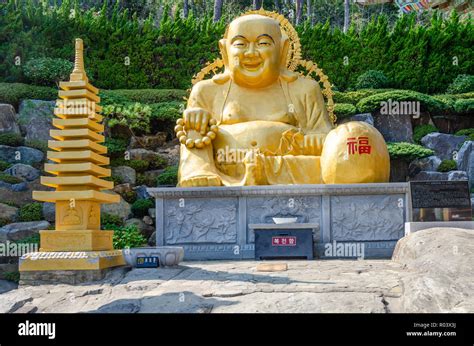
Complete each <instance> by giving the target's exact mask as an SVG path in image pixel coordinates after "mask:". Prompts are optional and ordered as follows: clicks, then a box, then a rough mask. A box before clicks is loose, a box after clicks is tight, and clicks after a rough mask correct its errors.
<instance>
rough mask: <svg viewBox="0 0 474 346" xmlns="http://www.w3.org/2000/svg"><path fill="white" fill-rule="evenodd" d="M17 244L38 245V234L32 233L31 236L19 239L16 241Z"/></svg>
mask: <svg viewBox="0 0 474 346" xmlns="http://www.w3.org/2000/svg"><path fill="white" fill-rule="evenodd" d="M16 243H17V244H37V245H38V246H39V245H40V235H39V234H38V233H37V234H33V235H32V236H29V237H26V238H23V239H20V240H17V241H16Z"/></svg>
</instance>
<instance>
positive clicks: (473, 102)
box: [454, 98, 474, 114]
mask: <svg viewBox="0 0 474 346" xmlns="http://www.w3.org/2000/svg"><path fill="white" fill-rule="evenodd" d="M454 111H455V112H456V113H460V114H462V113H467V114H474V98H471V99H459V100H456V102H455V103H454Z"/></svg>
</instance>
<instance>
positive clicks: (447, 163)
mask: <svg viewBox="0 0 474 346" xmlns="http://www.w3.org/2000/svg"><path fill="white" fill-rule="evenodd" d="M456 168H457V164H456V161H454V160H443V161H442V162H441V163H440V165H439V166H438V172H449V171H454V170H455V169H456Z"/></svg>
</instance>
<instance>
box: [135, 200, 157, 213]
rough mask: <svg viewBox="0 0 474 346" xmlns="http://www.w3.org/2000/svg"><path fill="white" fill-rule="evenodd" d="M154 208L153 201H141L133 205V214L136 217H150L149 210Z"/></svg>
mask: <svg viewBox="0 0 474 346" xmlns="http://www.w3.org/2000/svg"><path fill="white" fill-rule="evenodd" d="M154 206H155V203H154V202H153V200H151V199H139V200H136V201H135V202H134V203H133V204H132V213H133V215H134V216H135V217H138V218H142V217H144V216H145V215H148V209H150V208H153V207H154Z"/></svg>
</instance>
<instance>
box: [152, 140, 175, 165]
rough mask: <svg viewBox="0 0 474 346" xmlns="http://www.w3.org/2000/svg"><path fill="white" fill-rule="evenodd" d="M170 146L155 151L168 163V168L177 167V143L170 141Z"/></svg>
mask: <svg viewBox="0 0 474 346" xmlns="http://www.w3.org/2000/svg"><path fill="white" fill-rule="evenodd" d="M169 144H170V145H169V146H167V147H163V148H158V149H156V152H157V153H158V154H160V155H161V157H164V158H165V159H166V160H167V161H168V165H169V166H177V165H178V164H179V146H180V144H179V142H175V141H172V142H170V143H169Z"/></svg>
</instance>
